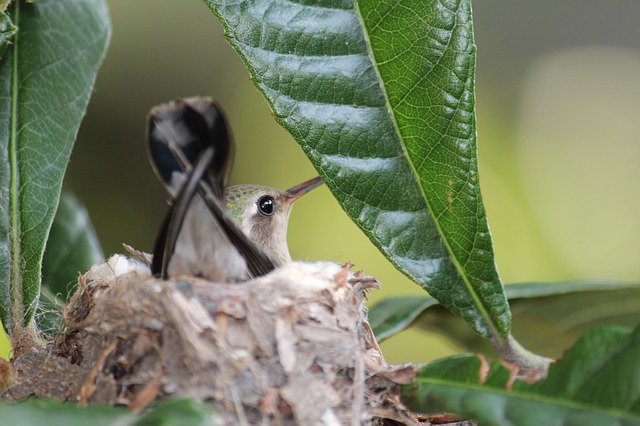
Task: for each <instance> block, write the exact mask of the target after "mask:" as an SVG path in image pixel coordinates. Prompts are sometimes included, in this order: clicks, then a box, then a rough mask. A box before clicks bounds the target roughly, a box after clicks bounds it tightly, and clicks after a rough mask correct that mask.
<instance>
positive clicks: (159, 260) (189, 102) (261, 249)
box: [147, 97, 322, 282]
mask: <svg viewBox="0 0 640 426" xmlns="http://www.w3.org/2000/svg"><path fill="white" fill-rule="evenodd" d="M147 143H148V145H147V148H148V154H149V158H150V162H151V165H152V167H153V169H154V171H155V173H156V175H157V176H158V178H159V179H160V181H161V182H162V184H163V185H164V187H165V189H166V190H167V192H168V193H169V195H170V197H171V206H170V209H169V212H168V213H167V215H166V217H165V220H164V222H163V224H162V227H161V229H160V231H159V233H158V236H157V238H156V242H155V245H154V253H153V262H152V264H151V270H152V273H153V274H154V275H156V276H159V277H161V278H164V279H166V278H168V277H171V276H176V275H181V274H185V275H193V276H198V277H202V278H205V279H208V280H210V281H214V282H232V281H244V280H247V279H250V278H255V277H258V276H261V275H264V274H266V273H268V272H270V271H271V270H273V269H274V268H276V267H278V266H280V265H282V264H284V263H287V262H289V261H291V255H290V253H289V248H288V245H287V240H286V237H287V225H288V221H289V215H290V213H291V209H292V207H293V204H294V202H295V201H297V200H298V199H300V197H302V196H303V195H304V194H306V193H308V192H309V191H311V190H312V189H314V188H316V187H318V186H319V185H321V184H322V180H321V178H320V177H316V178H313V179H310V180H308V181H306V182H304V183H302V184H300V185H297V186H294V187H293V188H290V189H288V190H286V191H279V190H277V189H273V188H269V187H265V186H258V185H236V186H231V187H227V182H228V178H229V174H230V172H231V168H232V166H233V160H234V156H235V145H234V142H233V138H232V136H231V131H230V129H229V127H228V125H227V120H226V118H225V116H224V114H223V113H222V110H221V109H220V108H219V107H218V106H217V105H216V103H215V102H214V101H213V100H212V99H210V98H204V97H193V98H186V99H176V100H174V101H172V102H169V103H166V104H162V105H158V106H156V107H154V108H152V109H151V111H150V112H149V117H148V121H147Z"/></svg>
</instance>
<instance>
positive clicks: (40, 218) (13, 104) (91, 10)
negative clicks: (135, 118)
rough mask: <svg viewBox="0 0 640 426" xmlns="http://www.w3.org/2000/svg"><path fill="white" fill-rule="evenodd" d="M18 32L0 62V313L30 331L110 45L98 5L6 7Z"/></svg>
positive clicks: (54, 0)
mask: <svg viewBox="0 0 640 426" xmlns="http://www.w3.org/2000/svg"><path fill="white" fill-rule="evenodd" d="M9 14H10V16H11V17H12V21H13V23H14V24H15V25H16V26H17V27H18V28H19V30H18V32H17V33H16V35H15V36H14V38H13V43H12V45H11V46H10V47H9V48H8V49H7V52H6V53H5V55H4V57H3V58H2V60H1V61H0V314H1V317H2V322H3V325H4V327H5V329H7V331H8V332H9V333H12V332H14V331H17V329H18V328H20V327H29V324H31V320H32V318H33V315H34V312H35V307H36V305H37V302H38V293H39V289H40V270H41V262H42V255H43V251H44V247H45V242H46V240H47V236H48V234H49V228H50V226H51V222H52V220H53V216H54V214H55V211H56V207H57V204H58V199H59V196H60V186H61V183H62V176H63V174H64V171H65V168H66V166H67V162H68V160H69V155H70V153H71V148H72V146H73V142H74V140H75V137H76V134H77V132H78V127H79V125H80V120H81V118H82V116H83V115H84V112H85V109H86V106H87V102H88V100H89V95H90V93H91V88H92V87H93V83H94V81H95V76H96V72H97V69H98V66H99V64H100V61H101V60H102V57H103V55H104V51H105V48H106V45H107V42H108V39H109V33H110V24H109V18H108V14H107V7H106V2H105V1H103V0H77V1H60V0H47V1H40V2H37V3H33V4H31V3H25V2H24V1H15V2H14V3H12V5H11V6H10V8H9Z"/></svg>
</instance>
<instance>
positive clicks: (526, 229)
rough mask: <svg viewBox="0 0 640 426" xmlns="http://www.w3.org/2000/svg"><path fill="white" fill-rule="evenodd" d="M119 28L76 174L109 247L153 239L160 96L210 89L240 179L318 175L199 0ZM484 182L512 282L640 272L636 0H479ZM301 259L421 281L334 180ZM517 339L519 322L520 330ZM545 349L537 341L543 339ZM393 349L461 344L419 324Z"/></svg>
mask: <svg viewBox="0 0 640 426" xmlns="http://www.w3.org/2000/svg"><path fill="white" fill-rule="evenodd" d="M109 5H110V8H111V16H112V21H113V38H112V41H111V47H110V49H109V51H108V53H107V58H106V60H105V63H104V65H103V67H102V69H101V71H100V74H99V77H98V80H97V83H96V88H95V93H94V95H93V98H92V100H91V104H90V106H89V110H88V113H87V116H86V119H85V120H84V123H83V125H82V128H81V131H80V135H79V137H78V141H77V144H76V146H75V149H74V152H73V154H72V157H71V163H70V165H69V169H68V172H67V175H66V179H65V187H66V188H67V189H70V190H72V191H73V192H75V193H76V194H77V196H78V197H79V198H80V199H81V200H83V201H84V203H86V206H87V208H88V211H89V213H90V215H91V217H92V219H93V222H94V224H95V227H96V230H97V233H98V236H99V238H100V240H101V242H102V245H103V248H104V250H105V253H106V254H107V255H109V254H112V253H114V252H122V251H123V250H122V248H121V243H123V242H126V243H128V244H130V245H132V246H134V247H136V248H138V249H141V250H146V251H151V249H152V244H153V240H154V238H155V233H156V231H157V229H158V227H159V224H160V221H161V220H162V218H163V215H164V212H165V210H166V201H165V200H166V195H165V193H164V192H163V189H162V188H161V186H160V185H159V183H158V182H157V180H156V178H155V176H154V175H153V173H152V170H151V167H150V166H149V163H148V161H147V158H146V152H145V144H144V128H145V118H146V114H147V111H148V110H149V108H150V107H151V106H153V105H155V104H158V103H162V102H165V101H167V100H169V99H172V98H175V97H181V96H192V95H209V96H212V97H213V98H215V99H216V100H218V102H219V104H220V105H222V106H223V108H224V109H225V111H226V112H227V116H228V118H229V120H230V122H231V127H232V129H233V133H234V135H235V140H236V143H237V156H236V165H235V169H234V174H233V183H260V184H265V185H270V186H274V187H277V188H281V189H285V188H288V187H290V186H293V185H294V184H297V183H300V182H302V181H303V180H306V179H308V178H310V177H312V176H314V175H315V172H314V170H313V168H312V166H311V165H310V163H309V162H308V161H307V159H306V157H305V156H304V155H303V153H302V151H301V149H300V148H299V147H298V145H297V144H296V143H295V142H294V141H293V139H292V138H291V137H290V136H289V135H288V134H287V133H286V132H285V131H284V130H283V129H281V128H280V127H279V125H278V124H277V123H276V122H275V121H274V120H273V118H272V117H271V113H270V110H269V108H268V106H267V103H266V101H265V100H264V99H263V98H262V96H261V95H260V94H259V93H258V91H257V90H256V89H255V88H254V86H253V85H252V84H251V81H250V79H249V74H248V72H247V71H246V70H245V68H244V66H243V64H242V62H241V60H240V59H239V57H238V56H237V55H236V54H235V52H234V51H233V50H232V49H231V48H230V47H229V45H228V44H227V43H226V42H225V40H224V38H223V35H222V29H221V26H220V24H219V22H218V21H217V19H216V18H215V17H214V16H213V14H212V13H210V11H209V10H208V9H207V8H206V7H205V6H204V5H203V4H202V3H201V2H200V1H198V0H189V1H179V2H178V1H168V0H136V1H130V0H111V1H109ZM474 6H475V8H474V13H475V30H476V42H477V45H478V77H477V102H478V104H477V113H478V134H479V137H478V141H479V142H478V146H479V152H480V174H481V184H482V192H483V195H484V200H485V205H486V208H487V213H488V218H489V223H490V226H491V229H492V233H493V237H494V243H495V251H496V255H497V263H498V267H499V270H500V272H501V275H502V277H503V279H504V281H505V282H518V281H533V280H547V281H556V280H568V279H585V278H586V279H598V278H607V279H619V280H636V281H637V280H640V262H639V259H638V257H639V254H640V221H639V220H638V218H639V214H638V213H640V190H639V188H638V183H639V182H640V167H638V164H640V78H638V76H640V26H639V25H638V24H637V23H638V21H639V20H640V2H638V1H637V0H620V1H617V2H615V3H611V2H603V1H601V0H599V1H595V0H580V1H578V0H565V1H562V2H557V1H550V0H544V1H543V0H541V1H537V2H530V1H525V0H510V1H505V0H502V1H499V0H484V1H482V2H476V3H475V4H474ZM289 243H290V247H291V252H292V255H293V257H294V258H297V259H308V260H316V259H329V260H335V261H338V262H347V261H350V262H352V263H354V264H355V265H356V268H358V269H364V271H365V272H366V273H367V274H368V275H374V276H376V277H377V278H378V279H379V280H380V281H381V283H382V288H381V290H378V291H374V292H372V293H371V296H370V302H371V303H375V302H376V301H378V300H380V299H381V298H385V297H389V296H392V295H407V294H417V295H419V294H423V291H422V290H421V289H420V288H419V287H417V286H416V285H414V284H412V283H411V282H410V281H409V280H408V279H406V278H404V276H403V275H401V274H400V273H399V272H397V271H395V270H394V269H393V267H392V266H391V265H390V264H389V263H388V262H387V261H386V260H385V259H384V258H383V257H382V255H380V254H379V253H378V252H377V250H376V249H375V248H374V247H373V245H372V244H371V243H370V242H369V241H368V240H367V239H366V238H365V237H364V236H363V235H362V234H361V233H360V231H359V230H358V228H357V227H356V226H355V225H354V224H353V223H352V222H351V221H350V220H349V219H348V218H347V217H346V215H345V214H344V213H343V211H342V210H341V209H340V207H339V206H338V204H337V203H336V201H335V200H334V199H333V198H332V196H331V195H330V193H329V192H328V190H327V189H326V188H321V189H319V190H316V191H314V193H312V194H310V195H309V196H308V197H306V198H305V199H303V200H301V201H300V202H299V203H298V204H297V206H296V208H295V209H294V212H293V215H292V218H291V224H290V228H289ZM516 337H517V336H516ZM532 349H534V350H535V348H532ZM383 350H384V352H385V355H386V356H387V360H388V361H391V362H403V361H409V360H412V361H428V360H431V359H434V358H436V357H440V356H444V355H448V354H450V353H452V352H455V351H457V348H456V347H455V345H454V344H453V343H451V342H448V341H447V340H446V339H444V338H442V337H438V336H434V335H428V334H426V333H425V332H420V331H417V330H410V331H408V332H405V333H403V334H402V335H400V336H398V337H395V338H392V339H390V340H389V341H388V342H385V343H384V344H383Z"/></svg>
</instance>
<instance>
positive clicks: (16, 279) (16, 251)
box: [5, 1, 24, 332]
mask: <svg viewBox="0 0 640 426" xmlns="http://www.w3.org/2000/svg"><path fill="white" fill-rule="evenodd" d="M13 23H14V25H15V26H16V28H18V31H16V34H15V36H14V38H13V49H12V54H11V60H12V69H11V73H12V75H11V124H10V125H11V130H10V134H9V166H10V170H11V172H10V173H11V176H10V184H9V205H10V215H11V218H10V226H11V253H10V256H11V267H10V268H11V270H10V272H9V274H10V285H11V301H10V305H9V306H10V318H11V321H12V322H13V324H6V325H5V326H6V327H7V328H11V329H13V328H15V327H18V326H19V325H20V323H21V322H22V318H23V316H24V310H23V309H22V301H23V299H22V276H21V269H22V268H21V267H20V259H21V246H20V210H19V203H18V198H19V184H20V182H19V180H20V176H19V170H18V146H17V144H18V136H17V135H18V47H19V41H20V30H19V24H20V2H19V1H16V2H14V4H13ZM13 331H14V332H15V330H13Z"/></svg>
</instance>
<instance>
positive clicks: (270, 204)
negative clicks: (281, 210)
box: [258, 195, 275, 216]
mask: <svg viewBox="0 0 640 426" xmlns="http://www.w3.org/2000/svg"><path fill="white" fill-rule="evenodd" d="M274 208H275V201H273V197H272V196H270V195H265V196H263V197H260V199H259V200H258V210H260V213H262V214H266V215H267V216H269V215H271V214H273V209H274Z"/></svg>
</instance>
